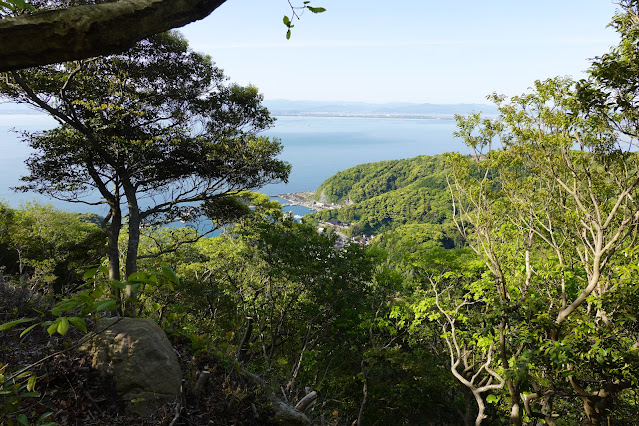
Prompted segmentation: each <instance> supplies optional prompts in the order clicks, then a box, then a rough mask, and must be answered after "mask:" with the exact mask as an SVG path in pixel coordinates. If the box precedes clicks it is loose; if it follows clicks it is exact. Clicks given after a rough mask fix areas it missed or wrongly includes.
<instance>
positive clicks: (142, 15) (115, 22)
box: [0, 0, 225, 72]
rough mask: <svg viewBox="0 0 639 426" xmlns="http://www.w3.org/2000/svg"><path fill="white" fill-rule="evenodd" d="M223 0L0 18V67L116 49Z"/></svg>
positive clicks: (124, 4) (137, 3)
mask: <svg viewBox="0 0 639 426" xmlns="http://www.w3.org/2000/svg"><path fill="white" fill-rule="evenodd" d="M224 2H225V0H119V1H116V2H112V3H101V4H92V5H84V6H76V7H70V8H67V9H59V10H51V11H45V12H40V13H35V14H33V15H23V16H19V17H15V18H6V19H0V72H4V71H12V70H17V69H21V68H29V67H34V66H38V65H46V64H52V63H57V62H64V61H71V60H76V59H84V58H89V57H93V56H100V55H109V54H114V53H118V52H121V51H123V50H126V49H127V48H129V47H131V46H132V45H133V44H134V43H135V42H137V41H139V40H142V39H144V38H147V37H149V36H151V35H153V34H156V33H160V32H163V31H167V30H170V29H171V28H177V27H181V26H184V25H186V24H188V23H190V22H193V21H197V20H199V19H202V18H204V17H206V16H208V15H209V14H210V13H211V12H213V11H214V10H215V9H217V8H218V7H219V6H220V5H221V4H223V3H224Z"/></svg>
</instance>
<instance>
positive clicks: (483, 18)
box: [181, 0, 617, 103]
mask: <svg viewBox="0 0 639 426" xmlns="http://www.w3.org/2000/svg"><path fill="white" fill-rule="evenodd" d="M292 1H293V2H295V1H296V0H292ZM298 3H301V1H299V2H298ZM312 4H313V5H315V6H324V7H325V8H326V9H327V12H325V13H323V14H318V15H314V14H311V13H308V12H307V13H305V14H304V15H303V16H302V20H301V21H298V22H296V23H295V28H293V34H292V37H291V39H290V40H286V38H285V32H286V27H285V26H284V24H283V23H282V17H283V16H284V15H285V14H290V8H289V6H288V2H287V1H286V0H227V1H226V3H225V4H223V5H222V6H221V7H220V8H218V10H216V11H215V12H213V13H212V14H211V15H210V16H209V17H207V18H205V19H204V20H202V21H198V22H195V23H192V24H189V25H188V26H186V27H184V28H182V29H181V31H182V32H183V33H184V34H185V36H186V37H187V39H188V40H189V41H190V43H191V46H192V47H193V48H194V49H195V50H197V51H200V52H204V53H207V54H209V55H211V57H212V58H213V60H214V61H215V62H216V63H217V65H218V66H219V67H220V68H222V69H224V71H225V72H226V74H227V75H228V76H229V77H230V78H231V80H233V81H235V82H238V83H240V84H248V83H252V84H254V85H256V86H257V87H258V88H259V89H260V91H261V92H262V93H263V94H264V95H265V97H266V99H291V100H320V101H363V102H375V103H384V102H416V103H486V102H487V101H486V100H485V97H486V95H488V94H490V93H492V92H498V93H503V94H506V95H517V94H521V93H523V92H524V91H525V90H526V89H527V88H528V87H529V86H530V85H531V84H532V82H533V81H534V80H536V79H544V78H548V77H553V76H556V75H562V76H563V75H569V76H572V77H575V78H579V77H582V76H583V73H582V72H583V71H584V70H586V69H587V68H588V65H589V61H588V58H592V57H594V56H598V55H601V54H603V53H605V52H606V51H607V50H608V49H609V47H610V46H612V45H614V44H616V42H617V35H616V33H615V32H614V30H613V29H611V28H606V26H607V24H608V23H609V21H610V18H611V17H612V15H613V14H614V12H615V9H616V8H617V6H616V5H615V4H614V3H613V2H612V1H611V0H552V1H551V0H535V1H520V0H472V1H471V0H456V1H450V2H449V1H445V0H436V1H434V0H398V1H390V0H386V1H381V0H367V1H365V0H314V1H313V3H312Z"/></svg>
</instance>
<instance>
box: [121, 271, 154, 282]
mask: <svg viewBox="0 0 639 426" xmlns="http://www.w3.org/2000/svg"><path fill="white" fill-rule="evenodd" d="M127 281H129V282H130V281H137V282H142V283H148V282H152V281H153V278H152V277H151V275H149V274H147V273H146V272H134V273H132V274H131V275H129V276H128V278H127Z"/></svg>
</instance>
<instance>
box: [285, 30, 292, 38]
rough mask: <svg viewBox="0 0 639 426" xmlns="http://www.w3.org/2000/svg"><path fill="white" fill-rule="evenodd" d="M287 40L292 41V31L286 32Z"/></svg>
mask: <svg viewBox="0 0 639 426" xmlns="http://www.w3.org/2000/svg"><path fill="white" fill-rule="evenodd" d="M286 39H287V40H290V39H291V30H288V31H287V32H286Z"/></svg>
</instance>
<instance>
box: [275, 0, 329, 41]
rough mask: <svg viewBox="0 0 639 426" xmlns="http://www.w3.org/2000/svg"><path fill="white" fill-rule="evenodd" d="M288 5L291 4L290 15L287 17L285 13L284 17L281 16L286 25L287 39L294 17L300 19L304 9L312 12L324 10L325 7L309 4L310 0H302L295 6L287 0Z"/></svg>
mask: <svg viewBox="0 0 639 426" xmlns="http://www.w3.org/2000/svg"><path fill="white" fill-rule="evenodd" d="M289 5H290V6H291V16H290V17H289V16H287V15H284V18H282V21H283V22H284V25H286V39H287V40H288V39H290V38H291V28H293V27H294V26H295V25H293V21H295V20H296V19H300V17H301V15H302V14H303V13H304V11H306V10H309V11H310V12H312V13H322V12H326V9H325V8H323V7H314V6H311V5H310V1H304V3H303V4H302V5H301V6H295V5H293V3H291V1H289Z"/></svg>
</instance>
